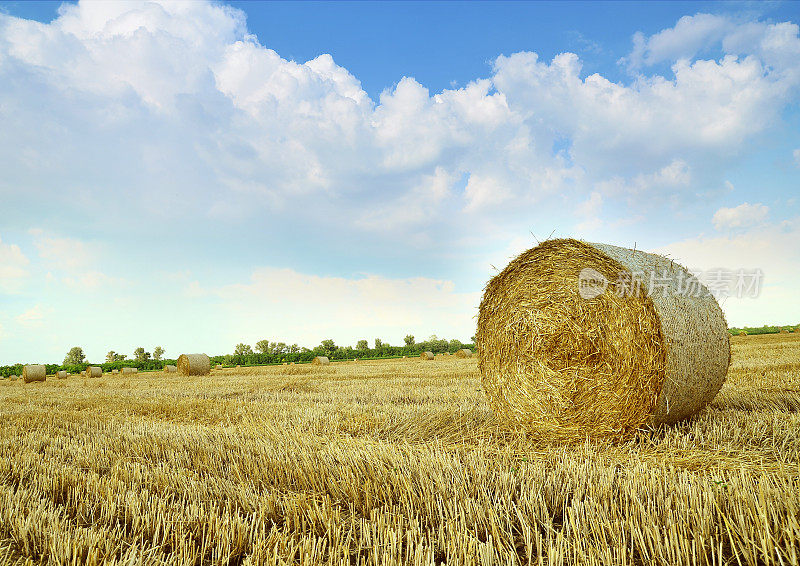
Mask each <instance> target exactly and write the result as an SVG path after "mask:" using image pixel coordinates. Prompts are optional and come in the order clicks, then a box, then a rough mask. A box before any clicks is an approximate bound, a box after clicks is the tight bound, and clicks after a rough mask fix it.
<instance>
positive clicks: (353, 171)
mask: <svg viewBox="0 0 800 566" xmlns="http://www.w3.org/2000/svg"><path fill="white" fill-rule="evenodd" d="M244 22H245V20H244V15H243V14H242V13H241V12H239V11H237V10H234V9H231V8H229V7H225V6H222V5H218V4H206V3H199V2H192V3H164V4H160V3H158V2H152V3H141V4H140V3H124V4H123V3H110V4H109V3H86V2H82V3H79V4H77V5H65V7H64V8H63V9H62V11H61V16H60V17H59V18H57V19H56V20H54V21H53V22H52V23H50V24H39V23H36V22H30V21H25V20H21V19H17V18H13V17H9V16H0V80H2V81H9V82H8V84H11V81H12V79H13V81H16V82H14V84H17V85H19V86H18V88H15V89H14V90H13V91H5V92H0V118H2V119H3V122H4V125H5V127H4V131H5V134H4V135H3V136H0V167H2V168H3V169H4V170H8V171H16V172H19V173H18V174H19V175H21V176H23V177H24V176H25V175H26V174H28V175H31V176H34V175H46V174H48V172H49V174H51V175H53V176H55V175H60V176H62V177H63V176H64V175H66V177H67V182H68V183H67V184H68V185H69V184H70V183H78V184H79V185H80V187H79V188H78V187H73V188H72V189H71V190H72V191H73V192H78V191H79V194H80V195H81V203H80V204H82V205H83V206H82V207H81V208H83V210H82V212H84V213H85V214H86V215H87V216H89V215H91V214H102V215H104V216H107V217H108V221H109V222H118V223H120V221H121V218H122V215H123V214H124V213H128V214H137V213H141V214H144V215H149V216H155V215H159V216H169V215H170V214H171V213H175V212H178V211H179V212H180V213H181V215H182V216H189V215H196V214H200V215H202V216H213V217H214V218H216V219H220V220H224V219H231V220H232V221H233V220H236V219H241V218H243V217H246V216H248V215H254V214H257V213H258V212H259V211H262V210H276V209H277V210H280V209H284V208H286V207H297V206H300V207H302V208H306V207H307V205H308V204H309V203H310V202H312V201H313V199H320V198H324V199H329V200H330V203H331V207H332V209H333V210H334V211H345V210H348V209H351V208H352V206H353V204H355V203H358V204H362V203H363V204H365V206H369V207H371V208H372V209H373V210H375V211H376V217H378V216H380V214H378V212H377V211H380V210H384V209H385V208H386V207H387V206H388V203H391V202H399V201H398V199H401V198H402V197H404V196H405V197H407V199H411V198H413V195H414V194H415V193H416V192H417V191H418V190H419V185H420V183H421V182H422V181H421V179H424V178H425V176H428V177H430V176H436V175H437V174H438V173H437V171H440V170H444V171H447V172H448V174H449V175H454V176H456V177H458V178H461V177H463V178H465V179H468V182H467V187H466V190H465V191H464V192H463V193H459V194H457V195H455V198H458V199H461V202H460V203H459V202H453V203H452V204H453V206H452V207H450V208H451V209H455V210H458V209H461V210H463V211H465V212H468V213H469V212H474V211H476V210H481V211H482V212H483V213H484V214H485V215H489V214H490V211H493V212H491V214H495V215H498V216H499V217H500V218H505V217H507V216H509V215H514V214H516V215H517V216H519V217H524V215H525V210H524V207H523V206H519V204H520V203H524V204H527V205H533V204H534V203H535V204H536V205H538V206H541V204H542V201H543V199H547V198H549V197H552V196H553V195H558V194H560V193H563V192H564V191H565V190H568V189H569V190H571V189H572V187H576V188H578V189H579V190H582V191H584V193H585V194H586V195H588V193H589V192H590V191H591V190H595V189H594V188H593V187H594V186H595V185H597V184H598V183H617V184H619V180H620V179H622V180H627V181H623V182H624V183H627V184H628V185H629V186H631V187H633V188H634V189H637V187H638V188H645V182H644V181H640V180H637V179H646V178H647V177H648V176H650V177H653V176H656V175H658V174H659V173H660V172H663V171H665V170H666V169H668V168H670V167H671V166H674V165H675V164H680V167H682V168H683V170H685V171H692V172H695V171H699V172H700V173H702V174H703V175H704V176H708V175H709V174H711V175H713V174H715V171H716V170H717V169H718V168H719V167H720V163H721V162H725V160H726V159H727V160H730V159H732V158H733V157H734V156H735V155H736V153H737V152H739V151H742V150H743V149H744V148H745V147H746V146H745V142H746V140H747V139H748V138H749V137H751V136H753V135H754V134H757V133H759V132H762V131H763V130H764V129H765V128H767V127H768V126H769V125H770V124H771V123H774V121H775V119H776V117H777V116H778V114H779V112H780V110H781V108H782V107H783V106H784V105H785V104H786V103H787V101H788V100H789V93H790V91H792V89H793V88H795V87H796V85H797V82H798V76H797V72H798V67H799V65H798V63H797V58H793V57H791V55H793V53H794V51H793V50H794V49H795V45H796V44H798V43H800V40H798V37H797V35H798V34H797V29H796V26H794V27H793V25H792V24H787V25H782V24H777V25H766V24H761V23H757V22H756V23H755V24H754V25H755V27H753V26H752V25H740V24H735V23H732V22H730V21H728V20H720V19H719V17H717V16H708V15H704V14H699V15H697V16H692V17H687V18H682V19H681V20H680V21H679V22H678V23H677V24H676V26H675V27H674V28H672V29H670V30H664V31H663V32H661V33H660V34H656V35H654V36H652V37H650V38H642V41H644V42H645V43H644V45H645V48H644V49H645V51H642V53H641V59H642V61H643V62H648V61H649V62H655V61H657V60H662V59H665V58H666V59H670V60H671V58H674V57H678V56H680V57H684V55H686V54H687V53H689V52H690V51H697V50H698V49H700V47H697V46H701V45H705V44H706V43H708V42H712V43H714V42H716V43H718V44H719V43H720V42H722V43H724V44H725V45H726V48H725V49H726V50H727V51H726V53H727V52H729V55H728V56H725V57H723V58H722V59H720V60H718V61H694V62H692V61H690V60H689V59H686V58H681V59H680V60H678V61H677V62H676V63H675V66H674V68H673V70H674V74H675V76H674V78H673V79H669V78H665V77H661V76H658V75H653V76H640V77H639V78H638V79H637V80H636V81H634V82H633V83H631V84H628V85H625V84H620V83H613V82H611V81H609V80H608V79H607V78H605V77H603V76H601V75H598V74H593V75H590V76H588V77H586V78H581V63H580V60H579V59H578V57H577V56H576V55H574V54H571V53H562V54H560V55H558V56H556V57H555V58H553V60H552V61H549V62H548V61H541V60H539V58H538V56H537V55H536V54H535V53H525V52H523V53H516V54H513V55H511V56H508V57H506V56H501V57H498V58H497V60H496V61H495V63H494V68H493V73H492V75H491V77H489V78H488V79H479V80H475V81H472V82H470V83H468V84H467V85H466V86H464V87H463V88H458V89H452V90H445V91H443V92H440V93H430V92H429V91H428V89H427V88H425V87H424V86H423V85H421V84H419V83H418V82H417V81H416V80H415V79H414V78H411V77H404V78H401V79H400V80H399V82H398V83H397V84H396V85H395V86H394V87H393V88H391V89H387V90H386V91H385V92H384V93H383V94H382V95H381V96H380V100H379V101H377V102H375V101H373V100H371V99H370V98H369V96H368V95H367V94H366V92H365V91H364V90H363V89H362V88H361V84H360V82H359V81H358V79H357V78H356V77H354V76H353V75H352V74H351V73H350V72H349V71H348V70H347V69H345V68H343V67H341V66H339V65H337V64H336V63H335V62H334V60H333V58H332V57H331V56H330V55H326V54H322V55H319V56H318V57H316V58H314V59H312V60H310V61H307V62H305V63H298V62H294V61H288V60H286V59H283V58H282V57H281V56H280V55H279V54H278V53H276V52H275V51H273V50H271V49H269V48H268V47H266V46H263V45H261V44H260V43H259V41H258V39H257V38H255V37H254V36H251V35H248V33H247V30H246V27H245V23H244ZM722 32H724V33H722ZM720 33H722V35H720ZM737 34H738V35H737ZM743 34H744V35H743ZM745 36H746V37H747V38H748V41H750V44H752V45H754V46H755V47H754V50H755V52H754V53H747V52H744V51H742V49H744V47H742V45H743V42H744V40H743V39H741V38H742V37H745ZM687 38H693V39H691V41H689V40H688V39H687ZM690 47H691V49H689V48H690ZM679 48H681V49H684V50H683V51H681V49H679ZM687 49H688V51H687ZM740 54H741V56H740ZM30 93H35V96H32V95H31V94H30ZM3 108H5V109H8V110H7V111H6V113H4V111H3V110H2V109H3ZM12 108H13V109H14V111H13V112H11V111H10V110H11V109H12ZM42 108H45V109H46V111H45V112H43V111H42ZM562 139H566V140H568V141H569V142H570V144H569V151H568V152H566V153H565V152H560V153H558V154H555V155H554V154H553V151H552V149H553V145H554V143H555V142H556V141H558V140H562ZM185 140H192V143H191V144H186V143H185ZM56 148H57V149H56ZM131 155H133V156H140V157H141V160H138V161H137V160H136V159H133V160H132V159H130V156H131ZM87 156H92V159H91V160H89V159H88V158H87ZM131 163H137V164H138V165H137V166H132V165H131ZM86 171H96V174H95V177H97V178H100V179H108V180H109V182H100V183H79V182H78V181H75V179H83V178H85V176H86V175H85V172H86ZM26 172H27V173H26ZM718 182H719V183H721V182H722V180H721V179H720V180H719V181H718ZM45 186H46V185H45ZM52 186H53V188H52V189H46V188H45V189H42V188H38V189H37V191H38V192H39V194H37V195H36V198H39V199H41V198H56V199H59V200H61V199H63V200H64V201H65V206H66V208H73V210H74V208H75V207H76V205H75V204H73V203H75V202H77V201H76V200H75V199H72V203H70V201H69V199H66V198H64V197H63V196H61V194H60V192H61V191H64V190H66V189H64V188H63V184H62V183H60V182H59V183H53V184H52ZM37 187H40V185H37ZM367 187H368V189H367ZM673 189H677V191H678V193H679V194H680V191H681V190H682V189H681V183H678V182H673V183H672V184H670V183H668V182H666V181H665V182H662V183H661V184H660V186H659V187H658V189H657V190H660V191H664V192H668V193H669V192H672V191H673ZM2 191H3V187H2V186H0V192H2ZM365 193H369V196H368V197H367V198H366V199H365ZM109 199H113V200H114V202H116V203H117V204H118V206H117V207H115V208H114V209H111V210H109V208H108V207H107V206H105V203H106V202H108V200H109ZM506 202H515V203H517V206H514V207H506V206H502V205H503V204H504V203H506ZM87 209H88V210H87ZM320 210H321V207H320ZM75 212H77V211H76V210H75ZM443 214H450V212H449V211H446V210H444V209H442V210H440V211H439V212H438V213H437V214H430V215H427V216H426V217H425V219H424V221H425V222H428V223H430V224H436V223H437V222H438V221H439V220H440V219H441V218H442V215H443ZM315 220H317V219H316V218H312V217H311V215H310V216H309V220H308V221H309V222H314V221H315ZM390 223H396V224H398V225H399V224H403V223H405V224H406V225H407V226H411V225H412V224H413V222H410V221H406V220H404V219H402V218H401V219H390ZM356 226H357V227H358V228H360V229H382V227H381V226H379V223H377V222H369V221H364V222H360V223H356Z"/></svg>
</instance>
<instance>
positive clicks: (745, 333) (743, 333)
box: [739, 330, 747, 336]
mask: <svg viewBox="0 0 800 566" xmlns="http://www.w3.org/2000/svg"><path fill="white" fill-rule="evenodd" d="M739 336H747V330H742V331H741V332H740V333H739Z"/></svg>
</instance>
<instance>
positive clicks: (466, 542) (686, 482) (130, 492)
mask: <svg viewBox="0 0 800 566" xmlns="http://www.w3.org/2000/svg"><path fill="white" fill-rule="evenodd" d="M732 342H733V362H732V365H731V370H730V375H729V378H728V381H727V383H726V384H725V386H724V387H723V389H722V391H721V392H720V393H719V395H718V396H717V398H716V399H715V400H714V402H713V403H712V404H711V405H710V406H709V407H708V408H707V409H706V410H704V411H703V412H701V413H700V414H699V415H697V416H696V417H695V418H694V419H693V420H692V421H689V422H685V423H681V424H678V425H676V426H673V427H668V428H661V429H656V430H651V431H642V432H639V433H638V434H637V435H636V437H635V438H634V439H633V440H631V441H629V442H627V443H625V444H616V445H615V444H597V443H595V444H590V443H585V444H579V445H577V446H571V447H564V446H559V445H547V444H536V443H534V442H532V441H531V440H530V439H526V438H525V436H524V435H523V434H521V433H517V432H515V431H514V430H509V429H507V428H505V427H504V426H502V423H499V422H497V420H496V419H495V418H494V417H493V416H492V414H491V412H490V411H489V410H488V408H487V406H486V402H485V399H484V393H483V392H482V391H481V385H480V377H479V375H478V373H477V362H476V360H475V359H458V358H456V357H454V356H450V357H448V358H443V359H442V360H439V361H438V363H436V364H430V363H425V362H424V361H423V360H421V359H419V358H416V359H407V360H387V361H360V362H358V363H351V362H337V363H333V364H331V365H330V366H323V367H314V366H310V365H304V366H301V365H297V366H277V367H271V368H242V369H240V370H236V369H225V370H221V371H219V372H215V374H214V376H213V377H208V376H204V377H183V376H180V375H178V374H165V373H163V372H153V373H140V374H138V375H121V376H119V377H116V378H113V379H111V378H110V377H103V378H100V379H91V380H90V379H71V380H61V381H58V380H53V381H47V382H40V383H30V384H26V385H21V384H20V383H12V382H8V381H4V382H2V383H0V414H2V427H1V428H0V563H4V564H7V563H11V564H15V563H19V564H30V563H52V564H101V563H125V564H342V565H348V564H376V565H377V564H441V563H448V564H498V565H500V564H608V565H611V564H687V565H688V564H753V565H756V564H784V565H788V564H797V563H798V561H800V496H799V495H798V494H800V335H794V334H789V335H767V336H749V337H747V338H735V339H734V340H733V341H732Z"/></svg>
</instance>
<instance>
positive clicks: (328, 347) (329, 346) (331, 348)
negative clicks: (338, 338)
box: [320, 338, 339, 357]
mask: <svg viewBox="0 0 800 566" xmlns="http://www.w3.org/2000/svg"><path fill="white" fill-rule="evenodd" d="M320 348H321V349H322V351H323V352H325V355H326V356H328V357H330V356H332V355H333V353H334V352H335V351H336V350H338V349H339V347H338V346H337V345H336V344H334V343H333V340H332V339H330V338H328V339H327V340H323V341H322V343H321V344H320Z"/></svg>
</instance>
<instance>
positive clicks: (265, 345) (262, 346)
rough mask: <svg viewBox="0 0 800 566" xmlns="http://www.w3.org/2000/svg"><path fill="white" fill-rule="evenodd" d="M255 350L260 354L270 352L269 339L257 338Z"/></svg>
mask: <svg viewBox="0 0 800 566" xmlns="http://www.w3.org/2000/svg"><path fill="white" fill-rule="evenodd" d="M256 350H257V351H259V352H260V353H262V354H269V353H270V348H269V340H259V341H258V342H256Z"/></svg>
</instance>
